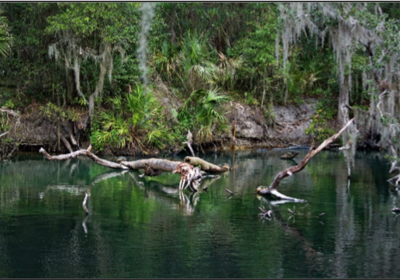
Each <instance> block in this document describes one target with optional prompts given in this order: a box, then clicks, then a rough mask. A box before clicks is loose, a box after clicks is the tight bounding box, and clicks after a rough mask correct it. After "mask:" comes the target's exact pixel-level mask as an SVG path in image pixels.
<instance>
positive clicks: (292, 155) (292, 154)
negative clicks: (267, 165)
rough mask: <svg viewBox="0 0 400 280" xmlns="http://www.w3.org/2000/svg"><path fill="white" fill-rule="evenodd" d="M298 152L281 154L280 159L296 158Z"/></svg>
mask: <svg viewBox="0 0 400 280" xmlns="http://www.w3.org/2000/svg"><path fill="white" fill-rule="evenodd" d="M298 154H299V153H298V152H287V153H286V154H284V155H283V156H281V157H280V159H292V158H295V157H296V156H297V155H298Z"/></svg>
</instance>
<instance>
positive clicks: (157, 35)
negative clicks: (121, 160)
mask: <svg viewBox="0 0 400 280" xmlns="http://www.w3.org/2000/svg"><path fill="white" fill-rule="evenodd" d="M0 9H1V14H0V16H1V17H0V106H1V110H2V115H1V122H0V123H1V127H0V133H1V138H0V141H1V145H2V158H5V157H7V156H8V155H10V154H12V153H11V152H13V151H16V150H18V146H19V144H20V143H22V142H23V141H24V139H26V137H27V136H26V134H23V133H22V132H21V129H22V128H21V126H20V125H19V124H20V120H21V118H22V120H23V119H24V118H25V119H29V118H31V120H32V121H31V122H32V123H33V124H34V125H33V126H32V127H33V129H32V130H30V132H29V133H36V132H35V130H34V128H35V125H38V124H39V123H40V122H43V121H44V120H45V121H47V122H49V123H50V124H52V125H53V126H54V131H56V134H57V138H56V139H57V140H56V141H55V142H56V144H57V145H56V149H55V150H60V147H61V146H62V145H61V144H60V141H61V140H62V141H64V140H65V139H63V138H64V137H63V136H62V134H61V133H60V129H61V123H65V122H67V123H75V127H72V129H75V130H79V131H80V133H79V136H78V138H79V139H77V143H76V145H79V143H81V142H82V141H83V140H87V141H90V142H91V143H92V145H93V147H94V148H95V149H96V150H98V151H101V150H103V149H105V148H109V149H111V150H112V151H113V152H114V153H116V154H117V153H118V152H119V153H123V151H127V150H130V151H134V153H137V154H140V153H143V154H146V153H148V152H149V151H150V150H154V149H157V150H161V151H162V150H170V151H177V150H180V149H182V147H183V144H182V143H183V142H184V141H186V140H187V139H186V137H187V136H186V135H187V132H188V131H191V132H192V133H193V136H194V141H195V142H196V143H198V144H200V146H201V145H203V146H204V147H206V146H207V145H210V143H213V141H215V140H216V139H219V138H220V137H221V135H222V134H224V133H225V134H226V133H228V134H233V133H232V131H234V126H235V124H234V123H232V122H231V121H230V120H228V118H227V117H226V112H227V111H229V109H230V107H232V106H233V105H232V104H233V103H232V102H234V104H243V105H245V106H250V107H252V108H254V109H257V110H259V111H258V112H262V118H263V120H262V121H263V122H264V124H265V125H266V126H268V127H272V128H274V127H275V115H274V106H275V105H282V106H287V105H289V104H290V105H294V106H300V105H301V104H302V103H304V102H305V101H304V100H306V99H307V98H315V99H316V100H318V102H317V103H316V108H315V110H316V113H315V115H314V117H313V119H312V122H311V124H310V126H309V127H308V129H307V130H306V133H307V134H309V135H312V136H314V137H315V139H316V141H319V142H321V141H322V140H324V139H325V138H327V137H328V136H329V135H332V134H333V133H334V132H335V131H336V130H337V129H338V128H340V127H341V126H342V125H343V124H344V122H345V121H346V120H347V119H349V118H352V117H355V118H356V125H355V126H354V127H353V128H352V129H349V132H348V133H347V134H345V135H344V138H343V139H342V143H341V144H342V145H344V144H346V143H350V144H352V143H355V144H354V145H353V148H352V149H353V150H355V148H356V147H357V146H358V147H364V148H371V149H381V150H385V151H388V154H389V156H388V157H389V158H390V160H392V162H393V166H394V165H396V164H397V163H396V162H398V156H397V155H398V153H399V147H400V144H399V141H398V139H399V136H400V134H399V133H400V129H399V128H400V126H399V122H400V119H399V116H400V114H399V110H400V95H399V92H400V91H399V85H400V82H399V76H400V75H399V74H400V73H399V68H398V65H399V64H398V62H399V60H398V53H399V47H400V46H399V42H400V40H399V39H400V33H399V23H398V19H399V16H400V4H399V3H339V2H336V3H282V4H279V3H194V2H192V3H157V4H156V3H151V4H146V3H127V2H124V3H114V2H110V3H106V2H102V3H2V4H1V7H0ZM335 126H336V127H335ZM25 130H26V129H25ZM75 132H76V131H75ZM75 135H76V133H75ZM60 139H61V140H60ZM71 142H72V144H74V143H73V142H74V141H73V140H72V139H71ZM213 145H214V144H213Z"/></svg>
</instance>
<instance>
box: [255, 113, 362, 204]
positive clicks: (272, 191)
mask: <svg viewBox="0 0 400 280" xmlns="http://www.w3.org/2000/svg"><path fill="white" fill-rule="evenodd" d="M353 121H354V118H353V119H351V120H350V121H348V122H347V124H346V125H345V126H344V127H343V128H342V129H341V130H340V131H339V132H338V133H336V134H335V135H333V136H331V137H330V138H328V139H326V140H325V141H324V142H323V143H322V144H321V145H319V146H318V148H316V149H315V150H314V147H313V146H314V145H311V147H310V149H309V151H308V153H307V155H306V156H305V157H304V159H303V160H302V161H301V162H300V163H299V164H298V165H296V166H292V167H289V168H286V169H285V170H283V171H281V172H279V173H278V174H277V175H276V176H275V179H274V181H273V182H272V183H271V185H270V186H269V187H262V186H260V187H258V188H257V193H258V194H260V195H272V196H274V197H276V198H279V199H284V200H290V201H293V202H306V201H305V200H303V199H297V198H293V197H290V196H286V195H284V194H282V193H280V192H278V190H277V188H278V186H279V183H280V182H281V181H282V179H284V178H286V177H289V176H292V175H293V174H295V173H297V172H300V171H301V170H303V169H304V167H306V165H307V163H308V162H309V161H310V159H312V158H313V157H314V156H315V155H316V154H318V153H319V152H320V151H321V150H322V149H323V148H325V147H326V146H327V145H329V144H330V143H332V142H333V141H334V140H336V139H337V138H338V137H339V136H340V135H341V134H342V133H343V131H345V130H346V128H347V127H348V126H349V125H350V124H351V123H352V122H353Z"/></svg>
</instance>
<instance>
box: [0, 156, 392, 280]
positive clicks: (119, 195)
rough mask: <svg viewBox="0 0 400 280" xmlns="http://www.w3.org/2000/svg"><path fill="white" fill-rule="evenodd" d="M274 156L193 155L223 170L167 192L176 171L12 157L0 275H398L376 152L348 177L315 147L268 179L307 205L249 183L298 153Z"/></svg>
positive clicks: (384, 165) (2, 169)
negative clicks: (279, 177)
mask: <svg viewBox="0 0 400 280" xmlns="http://www.w3.org/2000/svg"><path fill="white" fill-rule="evenodd" d="M283 153H284V152H283V151H268V150H258V151H256V150H254V151H236V152H235V153H232V152H218V153H215V154H214V153H210V154H207V155H202V154H200V155H199V156H200V157H202V158H204V159H205V160H208V161H210V162H212V163H216V164H221V165H222V164H223V163H228V164H229V165H230V166H231V168H232V170H231V171H230V172H228V173H226V174H223V175H222V176H221V178H219V179H205V180H204V181H203V183H202V185H201V187H200V189H202V187H204V186H207V187H208V189H207V191H202V190H201V191H200V192H199V193H197V194H195V195H192V194H191V193H190V192H189V191H188V190H186V191H184V193H183V195H179V192H178V191H177V186H178V183H179V175H177V174H163V175H161V176H158V177H152V178H149V177H147V178H140V177H139V175H140V172H139V171H127V172H125V173H122V172H120V171H116V170H112V169H109V168H106V167H103V166H99V165H97V164H95V163H94V162H92V161H91V160H90V159H88V158H79V159H70V160H65V161H47V160H45V159H44V158H43V156H42V155H40V154H21V155H19V156H18V157H17V158H15V159H14V160H12V161H11V162H6V163H1V164H0V174H1V177H0V277H2V278H5V277H7V278H14V277H18V278H20V277H32V278H38V277H40V278H48V277H51V278H65V277H79V278H85V277H96V278H103V277H106V278H124V277H129V278H161V277H162V278H171V277H174V278H181V277H185V278H194V277H195V278H226V277H229V278H292V277H296V278H313V277H318V278H321V277H328V278H332V277H341V278H350V277H357V278H377V277H384V278H391V277H393V278H400V266H399V265H398V263H397V260H398V259H399V258H400V234H399V233H400V223H399V221H398V220H399V219H400V217H399V218H397V217H396V216H395V215H394V214H393V213H392V212H391V209H392V208H393V206H394V205H395V204H396V200H397V198H398V194H397V191H396V190H395V189H394V188H393V186H391V185H390V184H389V183H387V182H386V180H387V179H388V178H390V174H388V170H389V167H390V166H389V164H388V161H387V160H386V159H385V158H384V156H383V154H380V153H372V152H368V153H367V152H358V153H357V154H356V161H355V166H354V168H353V171H352V172H353V175H352V178H351V180H350V181H348V180H347V168H346V162H345V159H344V156H343V154H341V153H339V152H332V151H323V152H321V153H319V154H317V155H316V156H315V157H314V158H313V159H312V160H311V161H310V162H309V164H308V165H307V166H306V168H305V169H304V170H303V171H301V172H300V173H297V174H295V175H294V176H292V177H288V178H285V179H284V180H283V181H282V182H281V184H280V187H279V190H280V191H281V192H282V193H284V194H286V195H289V196H293V197H296V198H301V199H306V200H307V202H306V203H297V204H295V203H284V204H279V203H276V201H269V200H267V199H264V198H262V197H258V196H257V194H256V188H257V187H258V186H260V185H264V186H268V185H269V184H270V183H271V182H272V180H273V178H274V176H275V175H276V174H277V173H278V172H279V171H281V170H283V169H284V168H287V167H289V166H291V165H295V164H297V163H298V162H300V160H301V159H302V158H303V157H304V155H305V154H306V153H307V150H301V151H300V154H299V155H298V156H297V157H296V159H295V160H280V159H279V156H280V155H282V154H283ZM183 157H184V155H182V156H179V157H177V158H175V160H182V159H183ZM129 160H132V159H129ZM226 189H229V190H231V191H232V192H233V193H234V194H233V195H232V196H230V195H229V193H228V192H227V191H226ZM88 190H89V191H90V197H89V199H88V202H87V207H88V209H89V212H90V215H89V216H86V215H85V212H84V211H83V209H82V201H83V198H84V196H85V193H86V191H88ZM260 206H263V207H265V209H267V210H269V209H271V210H272V211H273V213H274V215H273V218H272V219H271V220H265V219H261V220H260V218H259V215H258V214H259V213H261V211H260V210H259V207H260ZM294 207H295V211H296V215H295V216H294V217H291V213H290V212H289V211H288V208H290V209H293V208H294ZM321 213H325V215H322V216H320V217H319V214H321Z"/></svg>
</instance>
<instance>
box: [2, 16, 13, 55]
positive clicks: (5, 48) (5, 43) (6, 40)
mask: <svg viewBox="0 0 400 280" xmlns="http://www.w3.org/2000/svg"><path fill="white" fill-rule="evenodd" d="M10 52H11V36H10V34H9V33H8V25H7V18H6V17H1V16H0V56H7V55H8V54H9V53H10Z"/></svg>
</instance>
